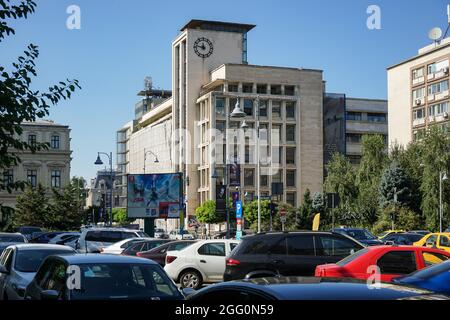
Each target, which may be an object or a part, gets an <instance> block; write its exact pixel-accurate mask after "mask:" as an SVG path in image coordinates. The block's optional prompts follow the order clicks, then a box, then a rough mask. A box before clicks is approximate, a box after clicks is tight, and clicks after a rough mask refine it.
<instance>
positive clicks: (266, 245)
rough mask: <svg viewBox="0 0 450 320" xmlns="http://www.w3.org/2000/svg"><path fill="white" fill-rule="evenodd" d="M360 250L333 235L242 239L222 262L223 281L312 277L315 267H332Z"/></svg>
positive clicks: (290, 234) (264, 235) (265, 235)
mask: <svg viewBox="0 0 450 320" xmlns="http://www.w3.org/2000/svg"><path fill="white" fill-rule="evenodd" d="M362 248H364V246H363V245H362V244H361V243H359V242H358V241H356V240H354V239H352V238H350V237H347V236H345V235H341V234H338V233H333V232H317V231H298V232H297V231H295V232H274V233H259V234H256V235H253V236H247V237H244V238H243V239H242V241H241V243H240V244H239V245H238V246H237V247H236V248H235V249H234V250H233V251H232V252H231V255H230V256H229V257H227V259H226V268H225V273H224V276H223V278H224V281H230V280H239V279H244V278H245V279H249V278H260V277H267V276H276V275H282V276H313V275H314V271H315V269H316V266H318V265H320V264H325V263H335V262H337V261H339V260H341V259H343V258H345V257H346V256H348V255H350V254H352V253H355V252H356V251H358V250H360V249H362Z"/></svg>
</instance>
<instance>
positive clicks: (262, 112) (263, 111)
mask: <svg viewBox="0 0 450 320" xmlns="http://www.w3.org/2000/svg"><path fill="white" fill-rule="evenodd" d="M259 116H260V117H267V100H260V101H259Z"/></svg>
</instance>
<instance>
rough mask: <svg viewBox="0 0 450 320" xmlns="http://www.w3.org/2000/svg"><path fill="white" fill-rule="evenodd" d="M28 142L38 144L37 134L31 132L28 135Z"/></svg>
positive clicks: (32, 144) (33, 144)
mask: <svg viewBox="0 0 450 320" xmlns="http://www.w3.org/2000/svg"><path fill="white" fill-rule="evenodd" d="M28 144H29V145H31V146H35V145H36V135H35V134H29V135H28Z"/></svg>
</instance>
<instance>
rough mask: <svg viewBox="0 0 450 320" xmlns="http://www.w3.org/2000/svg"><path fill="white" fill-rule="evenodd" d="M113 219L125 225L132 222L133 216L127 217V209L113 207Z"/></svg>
mask: <svg viewBox="0 0 450 320" xmlns="http://www.w3.org/2000/svg"><path fill="white" fill-rule="evenodd" d="M112 212H113V220H114V222H116V223H118V224H120V225H123V226H124V225H127V224H130V223H131V222H133V221H134V220H135V219H134V218H128V214H127V209H125V208H113V211H112Z"/></svg>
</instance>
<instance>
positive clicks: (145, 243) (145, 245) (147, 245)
mask: <svg viewBox="0 0 450 320" xmlns="http://www.w3.org/2000/svg"><path fill="white" fill-rule="evenodd" d="M171 241H173V240H169V239H148V240H141V241H136V242H134V243H133V244H132V245H130V246H128V247H127V248H126V249H124V250H123V251H122V253H121V254H122V255H125V256H136V255H137V253H138V252H144V251H149V250H151V249H153V248H156V247H159V246H160V245H163V244H165V243H168V242H171Z"/></svg>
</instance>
